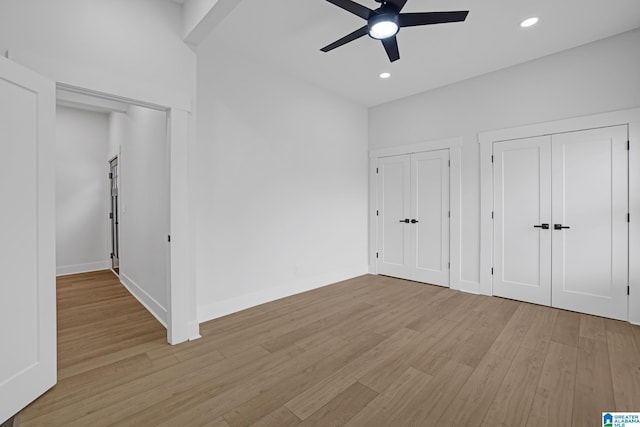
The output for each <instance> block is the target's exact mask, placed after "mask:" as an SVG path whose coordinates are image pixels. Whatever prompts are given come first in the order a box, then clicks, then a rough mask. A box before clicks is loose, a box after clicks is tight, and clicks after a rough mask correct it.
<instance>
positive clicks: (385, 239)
mask: <svg viewBox="0 0 640 427" xmlns="http://www.w3.org/2000/svg"><path fill="white" fill-rule="evenodd" d="M377 170H378V174H377V189H378V194H377V199H378V206H377V213H378V258H377V267H378V273H380V274H384V275H389V276H393V277H400V278H404V279H408V280H415V281H419V282H424V283H430V284H436V285H440V286H449V276H450V275H449V150H448V149H447V150H437V151H429V152H423V153H416V154H406V155H399V156H390V157H382V158H379V159H378V164H377Z"/></svg>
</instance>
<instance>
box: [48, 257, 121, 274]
mask: <svg viewBox="0 0 640 427" xmlns="http://www.w3.org/2000/svg"><path fill="white" fill-rule="evenodd" d="M110 268H111V260H105V261H96V262H89V263H86V264H76V265H61V266H58V267H56V276H68V275H70V274H80V273H90V272H92V271H102V270H109V269H110Z"/></svg>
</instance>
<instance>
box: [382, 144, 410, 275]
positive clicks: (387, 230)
mask: <svg viewBox="0 0 640 427" xmlns="http://www.w3.org/2000/svg"><path fill="white" fill-rule="evenodd" d="M378 171H379V172H378V206H379V208H380V209H379V217H378V224H379V231H378V233H379V234H378V238H379V239H380V246H379V249H380V251H379V258H378V272H379V273H380V274H386V275H389V276H395V277H405V276H404V274H406V271H407V269H408V268H410V254H409V253H410V251H411V246H410V245H411V241H410V240H411V239H410V234H409V233H410V231H411V226H410V224H406V223H404V222H400V220H404V219H405V218H407V219H408V218H409V216H410V213H411V201H410V178H411V175H410V157H409V156H394V157H386V158H383V159H380V160H379V162H378Z"/></svg>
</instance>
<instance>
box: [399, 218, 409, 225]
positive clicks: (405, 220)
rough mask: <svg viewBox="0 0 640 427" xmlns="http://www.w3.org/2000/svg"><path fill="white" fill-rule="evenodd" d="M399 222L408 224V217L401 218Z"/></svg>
mask: <svg viewBox="0 0 640 427" xmlns="http://www.w3.org/2000/svg"><path fill="white" fill-rule="evenodd" d="M400 222H405V223H407V224H409V218H405V219H401V220H400Z"/></svg>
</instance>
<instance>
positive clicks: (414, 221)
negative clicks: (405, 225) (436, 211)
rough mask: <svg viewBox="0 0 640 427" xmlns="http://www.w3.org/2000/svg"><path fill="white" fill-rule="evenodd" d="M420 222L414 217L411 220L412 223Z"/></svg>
mask: <svg viewBox="0 0 640 427" xmlns="http://www.w3.org/2000/svg"><path fill="white" fill-rule="evenodd" d="M419 222H420V221H418V220H417V219H412V220H411V224H417V223H419Z"/></svg>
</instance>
